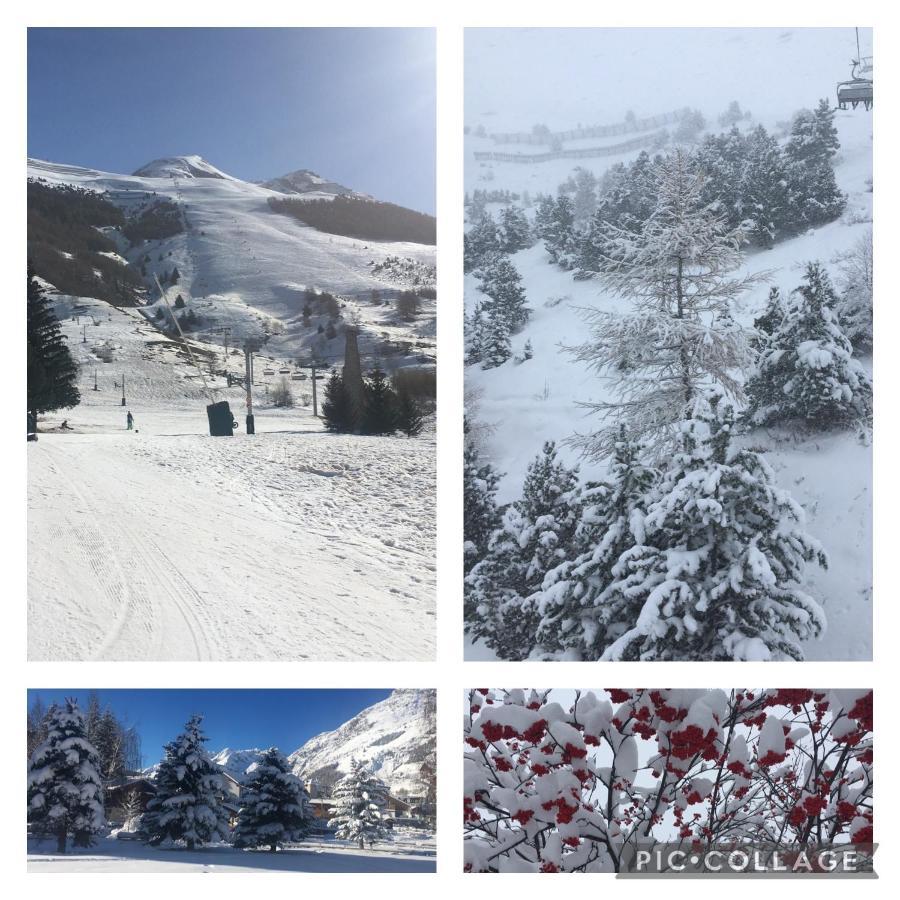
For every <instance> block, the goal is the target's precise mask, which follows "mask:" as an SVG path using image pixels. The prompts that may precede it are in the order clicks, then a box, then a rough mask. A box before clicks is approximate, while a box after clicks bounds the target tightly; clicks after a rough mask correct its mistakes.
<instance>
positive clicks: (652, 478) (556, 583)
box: [537, 428, 659, 660]
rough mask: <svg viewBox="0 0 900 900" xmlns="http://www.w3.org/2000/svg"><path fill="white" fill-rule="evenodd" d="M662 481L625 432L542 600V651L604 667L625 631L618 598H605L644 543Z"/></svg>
mask: <svg viewBox="0 0 900 900" xmlns="http://www.w3.org/2000/svg"><path fill="white" fill-rule="evenodd" d="M658 478H659V473H658V471H657V470H656V469H654V468H653V467H651V466H647V465H645V464H644V463H643V462H641V446H640V444H638V443H636V442H635V441H632V440H629V439H628V436H627V434H626V432H625V429H624V428H622V429H621V430H620V434H619V440H618V441H616V445H615V448H614V450H613V459H612V463H611V464H610V467H609V474H608V481H607V482H606V483H604V484H598V485H594V486H592V487H590V488H588V489H587V490H586V491H585V494H584V498H583V501H582V503H583V508H582V512H581V517H580V520H579V522H578V525H577V528H576V531H575V534H574V537H573V540H572V542H571V546H570V547H569V553H568V556H567V559H566V561H565V562H563V563H562V564H560V565H559V566H557V567H556V568H554V569H551V570H550V571H548V572H547V575H546V577H545V578H544V581H543V584H542V587H541V591H540V595H539V597H538V598H537V603H538V605H539V610H540V614H541V621H540V625H539V627H538V630H537V638H538V642H539V644H540V646H541V648H542V650H543V651H545V652H549V653H552V654H559V653H560V652H562V653H564V654H566V655H567V656H569V657H574V658H576V659H584V660H592V659H599V658H600V656H601V655H602V653H603V651H604V650H605V649H606V647H607V646H608V645H609V644H610V643H611V642H612V641H613V640H615V639H616V638H618V637H619V636H620V635H621V633H622V630H623V628H624V627H627V625H628V624H630V623H629V622H628V612H629V610H630V603H628V602H627V601H626V604H625V608H624V609H623V607H622V603H621V597H620V594H619V593H616V595H615V596H612V597H610V596H608V588H609V587H610V585H611V584H613V583H614V582H615V581H616V580H617V579H616V577H615V575H614V574H613V568H614V567H615V565H616V563H617V562H618V560H619V558H620V556H621V555H622V554H623V553H625V552H626V551H627V550H629V549H630V548H631V547H633V546H634V545H635V544H640V543H643V539H644V517H645V515H646V506H647V502H648V500H649V497H650V494H651V491H652V488H653V486H654V485H655V484H656V481H657V479H658Z"/></svg>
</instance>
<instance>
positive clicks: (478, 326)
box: [463, 303, 486, 366]
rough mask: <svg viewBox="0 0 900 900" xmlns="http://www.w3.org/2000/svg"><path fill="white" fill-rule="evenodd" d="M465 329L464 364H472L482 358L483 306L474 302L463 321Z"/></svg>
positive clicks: (483, 340)
mask: <svg viewBox="0 0 900 900" xmlns="http://www.w3.org/2000/svg"><path fill="white" fill-rule="evenodd" d="M463 324H464V329H465V345H466V347H465V349H466V356H465V365H467V366H474V365H476V364H477V363H480V362H481V361H482V360H483V359H484V343H485V329H486V322H485V316H484V306H483V305H482V304H481V303H476V304H475V306H474V308H473V309H472V313H471V315H467V316H466V317H465V321H464V323H463Z"/></svg>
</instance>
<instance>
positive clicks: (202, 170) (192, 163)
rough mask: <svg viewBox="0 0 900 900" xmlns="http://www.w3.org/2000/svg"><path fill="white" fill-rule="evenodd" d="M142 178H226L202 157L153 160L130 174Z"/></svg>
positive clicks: (171, 157)
mask: <svg viewBox="0 0 900 900" xmlns="http://www.w3.org/2000/svg"><path fill="white" fill-rule="evenodd" d="M131 174H132V175H134V176H137V177H143V178H227V179H231V176H230V175H226V174H225V173H224V172H222V171H221V170H220V169H217V168H216V167H215V166H214V165H213V164H212V163H209V162H207V161H206V160H205V159H204V158H203V157H202V156H197V155H189V156H164V157H161V158H160V159H154V160H152V161H151V162H148V163H147V164H146V165H144V166H141V167H140V168H139V169H137V170H136V171H134V172H132V173H131Z"/></svg>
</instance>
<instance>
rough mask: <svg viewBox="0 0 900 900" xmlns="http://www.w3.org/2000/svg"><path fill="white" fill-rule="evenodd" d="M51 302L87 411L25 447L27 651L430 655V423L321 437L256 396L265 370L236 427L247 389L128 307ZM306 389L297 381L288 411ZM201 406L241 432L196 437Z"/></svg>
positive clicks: (292, 413)
mask: <svg viewBox="0 0 900 900" xmlns="http://www.w3.org/2000/svg"><path fill="white" fill-rule="evenodd" d="M55 302H56V309H57V314H58V316H59V318H60V320H61V322H62V327H63V332H64V334H65V335H66V336H67V339H68V341H69V345H70V348H71V349H72V351H73V354H74V356H75V358H76V360H77V362H78V363H79V365H80V388H81V392H82V402H81V404H80V405H79V406H78V407H76V408H75V409H72V410H68V411H66V410H62V411H60V412H59V413H56V414H54V415H50V416H47V417H42V419H41V425H40V428H41V432H42V433H41V434H40V439H39V441H38V442H37V443H31V444H29V445H28V585H29V587H28V636H29V639H28V655H29V658H30V659H33V660H117V659H128V660H141V659H142V660H260V659H271V660H302V659H310V660H324V659H329V660H347V659H371V660H392V659H405V660H408V659H429V658H431V657H432V656H433V649H434V602H435V601H434V594H435V564H434V540H435V517H434V459H435V447H434V436H433V430H432V432H431V433H425V434H423V435H421V436H419V437H418V438H415V439H407V438H405V437H397V438H394V437H388V438H384V437H367V436H354V435H332V434H329V433H327V432H325V431H324V430H323V428H322V424H321V421H320V420H319V419H317V418H315V417H313V415H312V412H311V410H310V409H308V407H307V406H302V405H298V406H295V407H294V409H288V410H279V409H275V408H273V407H272V406H271V405H270V404H269V403H268V402H267V401H266V400H265V386H264V384H263V381H264V380H266V376H263V375H261V374H260V373H261V372H262V371H263V366H264V365H265V362H264V361H263V360H260V362H262V363H263V365H260V364H259V363H258V364H257V370H256V371H257V377H258V379H259V381H258V383H257V385H256V388H255V407H254V409H255V413H256V429H257V434H256V435H255V436H248V435H246V434H245V433H244V428H243V425H244V416H243V412H244V410H243V391H242V390H241V389H238V388H236V387H233V388H228V387H226V385H225V380H224V379H222V378H219V377H214V376H211V375H207V376H206V378H207V381H208V387H209V390H210V392H211V393H210V394H209V396H207V395H206V394H205V392H204V387H203V383H202V379H201V377H200V374H199V372H198V371H197V369H196V368H195V367H194V366H192V365H191V364H190V362H189V360H188V359H187V357H186V355H185V353H184V351H183V350H182V349H181V348H179V347H178V345H176V344H174V343H173V342H171V341H169V340H168V339H166V338H164V337H163V336H162V335H160V334H159V333H158V332H156V331H155V330H154V329H153V328H152V327H151V326H150V325H149V324H148V323H147V322H146V320H145V319H144V317H143V316H142V315H141V313H140V311H138V310H127V309H126V310H117V309H114V308H113V307H110V306H109V305H108V304H106V303H103V302H101V301H96V300H90V299H85V298H72V297H67V296H64V295H57V296H56V297H55ZM73 314H74V315H77V319H78V320H77V321H75V320H73ZM85 339H86V340H85ZM194 347H195V348H196V350H197V352H198V353H201V354H202V353H204V352H205V353H207V354H208V353H211V352H218V353H219V354H221V348H218V347H215V346H212V347H209V346H206V347H204V346H203V345H202V344H199V343H195V344H194ZM98 353H101V354H104V355H106V356H109V355H110V354H111V355H112V361H111V362H103V361H102V359H101V358H100V357H99V356H98ZM270 361H271V364H272V365H273V367H274V370H275V371H276V372H277V370H278V365H279V364H278V361H277V358H275V357H270ZM242 362H243V356H242V355H239V356H234V357H229V364H228V368H229V371H231V372H233V373H234V374H238V373H239V372H240V371H241V369H242ZM219 365H220V366H221V359H220V361H219ZM95 371H96V372H97V383H98V387H99V390H97V391H94V390H93V385H94V372H95ZM121 373H126V395H127V403H128V406H127V407H126V408H127V409H129V410H131V412H132V413H133V415H134V417H135V428H136V431H132V432H129V431H126V430H125V412H126V408H123V407H122V406H121V399H120V398H121ZM275 378H277V376H274V377H268V380H269V381H273V380H274V379H275ZM309 384H310V382H309V381H308V380H307V381H305V382H293V381H292V382H291V386H292V389H293V391H294V396H295V401H296V402H297V403H298V404H302V403H306V404H308V403H309V400H310V397H309V391H310V388H309ZM323 384H324V382H319V388H320V390H321V387H322V385H323ZM210 397H211V398H212V399H227V400H229V402H230V403H231V406H232V410H233V412H234V414H235V417H236V419H237V420H238V422H239V425H240V429H239V431H238V432H237V433H236V435H235V437H233V438H230V439H229V438H210V437H209V436H208V423H207V418H206V410H205V406H206V404H207V403H208V402H209V398H210ZM319 399H320V401H321V393H320V395H319ZM63 420H67V421H68V425H69V430H60V428H59V426H60V425H61V423H62V421H63Z"/></svg>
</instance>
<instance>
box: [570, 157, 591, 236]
mask: <svg viewBox="0 0 900 900" xmlns="http://www.w3.org/2000/svg"><path fill="white" fill-rule="evenodd" d="M572 186H573V188H574V191H573V194H572V215H573V218H574V224H575V226H576V227H577V228H583V227H584V226H585V225H587V223H588V222H589V221H590V218H591V216H593V215H594V213H595V212H596V210H597V176H596V175H594V173H593V172H591V171H590V170H589V169H585V168H584V167H583V166H578V167H577V168H576V169H575V171H574V172H573V175H572Z"/></svg>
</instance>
